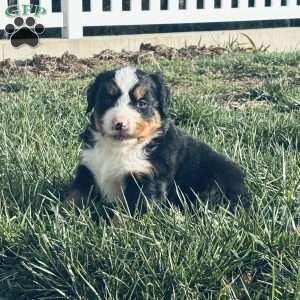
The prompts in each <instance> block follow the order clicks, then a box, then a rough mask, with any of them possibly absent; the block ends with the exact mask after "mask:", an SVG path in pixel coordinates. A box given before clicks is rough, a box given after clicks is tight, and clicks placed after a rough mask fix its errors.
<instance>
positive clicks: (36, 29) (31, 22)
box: [5, 17, 45, 47]
mask: <svg viewBox="0 0 300 300" xmlns="http://www.w3.org/2000/svg"><path fill="white" fill-rule="evenodd" d="M5 31H6V33H7V34H8V35H9V36H10V42H11V44H12V46H14V47H19V46H21V45H23V44H26V45H28V46H31V47H35V46H37V44H38V43H39V35H40V34H42V33H43V32H44V31H45V27H44V26H43V25H42V24H36V21H35V19H34V18H33V17H28V18H26V20H24V19H23V18H22V17H17V18H15V20H14V24H8V25H6V27H5Z"/></svg>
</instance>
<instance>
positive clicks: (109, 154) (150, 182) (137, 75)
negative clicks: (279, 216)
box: [68, 67, 246, 213]
mask: <svg viewBox="0 0 300 300" xmlns="http://www.w3.org/2000/svg"><path fill="white" fill-rule="evenodd" d="M168 100H169V91H168V88H167V86H166V85H165V83H164V81H163V79H162V78H161V77H160V76H159V75H157V74H148V73H145V72H143V71H140V70H137V69H135V68H133V67H125V68H121V69H118V70H112V71H106V72H103V73H101V74H99V75H98V76H97V78H96V80H95V81H94V82H93V83H92V84H91V85H90V87H89V89H88V92H87V102H88V105H87V113H90V125H89V126H88V128H87V130H86V131H85V134H84V136H83V139H84V142H85V148H84V149H83V151H82V155H81V159H80V163H79V166H78V169H77V174H76V178H75V180H74V182H73V184H72V187H71V191H70V193H69V196H68V199H70V200H73V201H75V202H76V201H77V202H78V200H79V199H85V198H86V197H88V195H89V194H90V193H91V192H92V191H94V192H96V193H97V194H99V195H100V196H101V198H102V199H104V200H106V201H109V202H115V201H121V202H122V203H123V204H125V207H126V208H128V209H129V211H130V212H131V213H133V212H134V211H135V209H136V208H137V203H140V204H141V206H140V208H141V209H145V207H146V205H145V203H146V202H148V201H159V200H162V199H168V200H169V202H171V203H173V204H175V205H180V204H181V200H180V199H179V198H180V197H179V195H180V194H181V195H182V194H183V195H184V196H185V197H186V199H187V200H188V201H189V202H190V203H193V201H194V200H195V199H196V194H198V195H199V196H200V198H204V199H206V200H208V201H209V202H215V200H217V199H218V201H219V199H220V198H222V199H226V201H228V203H229V204H230V206H231V207H234V206H235V205H236V204H237V203H238V202H239V201H241V202H243V201H244V199H246V188H245V184H244V178H243V174H242V171H241V169H240V168H239V166H238V165H237V164H235V163H234V162H232V161H230V160H229V159H227V158H226V157H225V156H223V155H221V154H218V153H217V152H215V151H214V150H212V149H211V148H210V147H209V146H208V145H206V144H204V143H202V142H200V141H198V140H196V139H194V138H192V137H190V136H188V135H186V134H185V133H184V132H182V131H181V130H180V129H178V128H176V127H175V125H174V124H173V122H172V121H171V120H170V118H169V112H168V105H167V104H168ZM146 200H147V201H146Z"/></svg>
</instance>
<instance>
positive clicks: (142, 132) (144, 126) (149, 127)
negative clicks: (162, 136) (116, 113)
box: [135, 111, 161, 142]
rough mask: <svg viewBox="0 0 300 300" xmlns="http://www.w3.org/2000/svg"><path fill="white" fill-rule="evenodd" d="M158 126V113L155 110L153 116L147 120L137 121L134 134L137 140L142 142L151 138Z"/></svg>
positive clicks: (159, 122)
mask: <svg viewBox="0 0 300 300" xmlns="http://www.w3.org/2000/svg"><path fill="white" fill-rule="evenodd" d="M160 127H161V119H160V115H159V113H158V112H157V111H155V112H154V116H153V117H152V118H151V119H150V120H149V121H145V120H139V121H137V124H136V131H135V136H136V138H137V139H138V140H139V142H143V141H145V140H147V139H149V138H151V137H152V136H153V135H154V134H155V133H156V132H157V131H158V130H159V128H160Z"/></svg>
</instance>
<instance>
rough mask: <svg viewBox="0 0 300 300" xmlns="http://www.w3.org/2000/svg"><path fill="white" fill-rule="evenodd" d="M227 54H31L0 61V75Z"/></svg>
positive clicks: (217, 50) (169, 50)
mask: <svg viewBox="0 0 300 300" xmlns="http://www.w3.org/2000/svg"><path fill="white" fill-rule="evenodd" d="M226 52H228V50H227V49H226V48H223V47H205V46H201V47H200V46H187V47H184V48H180V49H176V48H173V47H167V46H165V45H152V44H141V46H140V49H139V51H125V50H123V51H121V52H115V51H112V50H109V49H107V50H103V51H101V52H100V53H99V54H96V55H94V56H93V57H91V58H84V59H81V58H78V57H77V56H75V55H72V54H69V53H68V52H66V53H64V54H63V55H62V56H61V57H53V56H48V55H35V56H34V57H33V58H32V59H28V60H24V61H13V60H10V59H6V60H4V61H0V74H1V75H8V74H16V73H20V72H24V71H27V72H30V73H34V74H37V75H39V74H41V75H49V76H55V77H60V76H66V75H72V74H73V75H75V76H78V74H82V73H87V72H89V71H91V70H93V69H95V68H101V67H102V68H103V67H109V66H112V65H114V66H116V65H126V64H140V63H147V62H148V63H155V61H157V60H160V59H166V60H174V59H192V58H196V57H200V56H213V55H222V54H224V53H226Z"/></svg>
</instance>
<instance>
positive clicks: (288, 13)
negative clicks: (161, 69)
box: [0, 0, 300, 38]
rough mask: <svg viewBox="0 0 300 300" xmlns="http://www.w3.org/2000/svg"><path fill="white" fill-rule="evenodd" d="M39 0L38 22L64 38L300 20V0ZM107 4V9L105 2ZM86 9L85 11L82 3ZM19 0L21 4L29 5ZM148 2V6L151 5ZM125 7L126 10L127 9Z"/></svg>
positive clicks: (1, 1) (0, 22)
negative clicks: (56, 2)
mask: <svg viewBox="0 0 300 300" xmlns="http://www.w3.org/2000/svg"><path fill="white" fill-rule="evenodd" d="M60 1H61V12H53V11H52V3H53V0H40V1H39V3H40V5H41V6H42V7H44V8H46V10H47V14H46V15H42V16H41V17H40V20H39V22H40V23H42V24H43V25H44V26H45V27H46V28H51V27H61V28H63V37H65V38H81V37H82V36H83V27H88V26H122V25H154V24H161V25H163V24H195V23H200V24H201V23H211V22H236V21H260V20H273V21H274V20H275V21H276V20H280V19H300V0H60ZM104 1H105V3H106V4H107V3H109V4H108V6H106V9H107V8H109V10H105V9H104V7H103V3H104ZM84 2H85V4H86V5H87V6H85V10H87V11H83V7H84V6H83V4H84ZM29 3H30V0H19V1H18V4H19V5H22V4H29ZM148 3H149V6H148ZM125 6H126V10H125ZM6 8H7V1H6V0H0V11H1V12H2V14H1V17H0V29H3V28H4V27H5V25H6V24H7V23H12V21H13V20H12V18H10V17H7V16H5V14H4V11H5V9H6ZM162 8H164V9H162Z"/></svg>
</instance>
